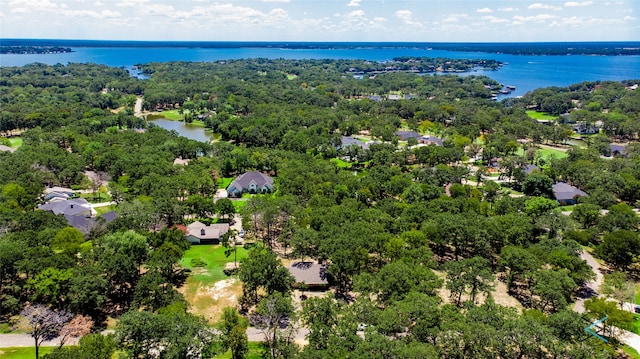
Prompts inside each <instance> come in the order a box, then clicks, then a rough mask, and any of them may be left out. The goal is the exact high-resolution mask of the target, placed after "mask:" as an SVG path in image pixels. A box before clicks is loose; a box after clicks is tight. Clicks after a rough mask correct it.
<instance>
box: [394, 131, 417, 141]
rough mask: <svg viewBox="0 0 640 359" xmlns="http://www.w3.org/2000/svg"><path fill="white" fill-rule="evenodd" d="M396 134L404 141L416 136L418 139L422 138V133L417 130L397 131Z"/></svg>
mask: <svg viewBox="0 0 640 359" xmlns="http://www.w3.org/2000/svg"><path fill="white" fill-rule="evenodd" d="M395 135H396V136H398V137H400V140H402V141H407V140H409V139H410V138H415V139H416V140H418V141H420V139H422V135H421V134H419V133H417V132H415V131H396V133H395Z"/></svg>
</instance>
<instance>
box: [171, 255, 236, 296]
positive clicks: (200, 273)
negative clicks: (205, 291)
mask: <svg viewBox="0 0 640 359" xmlns="http://www.w3.org/2000/svg"><path fill="white" fill-rule="evenodd" d="M236 248H237V251H238V254H237V258H238V261H240V260H241V259H243V258H246V257H247V250H246V249H244V248H243V247H242V246H238V247H236ZM224 251H225V248H224V247H223V246H222V245H219V244H216V245H211V244H201V245H192V246H191V248H189V249H188V250H187V251H186V252H185V254H184V256H183V257H182V259H181V260H180V265H181V266H183V267H185V268H187V269H190V270H191V271H192V273H191V275H190V276H189V278H188V279H187V285H189V282H191V283H198V284H199V285H205V286H208V285H212V284H213V283H214V282H216V281H219V280H221V279H226V278H227V275H226V274H224V272H223V269H224V265H225V264H227V263H229V262H233V253H232V254H231V255H230V256H229V257H226V256H225V255H224ZM196 262H202V263H203V266H201V267H200V266H198V267H196V266H194V265H193V264H195V263H196ZM194 289H197V287H196V288H194Z"/></svg>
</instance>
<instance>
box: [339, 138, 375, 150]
mask: <svg viewBox="0 0 640 359" xmlns="http://www.w3.org/2000/svg"><path fill="white" fill-rule="evenodd" d="M342 146H358V147H361V148H363V149H365V150H366V149H368V148H369V144H368V143H366V142H363V141H360V140H359V139H357V138H353V137H351V136H342Z"/></svg>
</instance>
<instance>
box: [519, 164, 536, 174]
mask: <svg viewBox="0 0 640 359" xmlns="http://www.w3.org/2000/svg"><path fill="white" fill-rule="evenodd" d="M522 171H524V173H525V174H527V175H528V174H529V173H531V172H533V171H540V167H538V166H536V165H526V166H524V167H523V168H522Z"/></svg>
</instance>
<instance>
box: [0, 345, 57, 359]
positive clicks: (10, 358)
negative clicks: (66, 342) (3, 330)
mask: <svg viewBox="0 0 640 359" xmlns="http://www.w3.org/2000/svg"><path fill="white" fill-rule="evenodd" d="M54 348H56V347H40V350H39V353H38V354H39V355H40V356H41V357H42V356H43V355H45V354H49V353H51V351H52V350H53V349H54ZM35 356H36V348H35V347H9V348H1V349H0V359H33V357H35Z"/></svg>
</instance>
